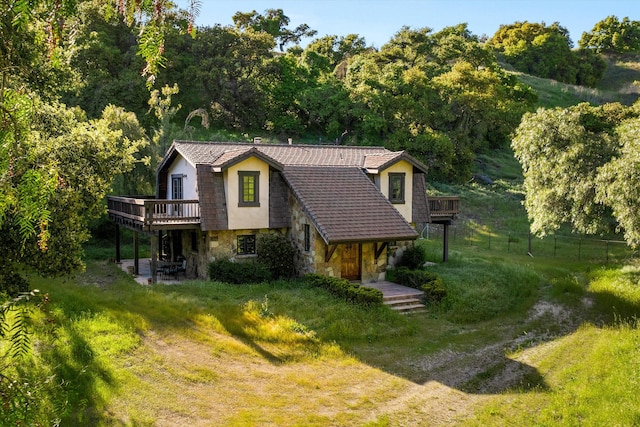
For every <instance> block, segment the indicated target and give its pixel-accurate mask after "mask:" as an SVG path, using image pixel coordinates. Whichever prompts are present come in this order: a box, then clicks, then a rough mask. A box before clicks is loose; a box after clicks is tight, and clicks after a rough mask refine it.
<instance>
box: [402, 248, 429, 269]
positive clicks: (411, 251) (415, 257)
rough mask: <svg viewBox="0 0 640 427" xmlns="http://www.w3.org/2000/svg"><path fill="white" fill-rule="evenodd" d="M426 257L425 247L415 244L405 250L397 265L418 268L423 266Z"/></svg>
mask: <svg viewBox="0 0 640 427" xmlns="http://www.w3.org/2000/svg"><path fill="white" fill-rule="evenodd" d="M426 259H427V255H426V253H425V250H424V248H423V247H422V246H421V245H413V246H409V247H408V248H406V249H405V250H404V252H403V253H402V256H401V257H400V259H399V260H398V262H397V264H396V265H397V267H406V268H408V269H416V268H420V267H422V264H424V262H425V261H426Z"/></svg>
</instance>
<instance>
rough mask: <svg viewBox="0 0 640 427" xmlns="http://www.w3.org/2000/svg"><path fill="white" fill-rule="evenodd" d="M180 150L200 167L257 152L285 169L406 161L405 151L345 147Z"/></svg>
mask: <svg viewBox="0 0 640 427" xmlns="http://www.w3.org/2000/svg"><path fill="white" fill-rule="evenodd" d="M172 148H173V149H175V150H177V151H178V152H179V153H180V154H181V155H182V156H183V157H184V158H185V159H187V160H188V161H189V162H191V163H192V164H193V165H196V164H198V163H207V164H211V165H214V164H225V163H228V162H229V161H230V160H231V159H233V158H236V157H238V156H241V155H243V154H246V153H247V152H248V151H249V150H251V149H255V150H257V151H258V152H260V153H262V154H264V155H265V156H267V157H270V158H271V159H273V160H274V161H275V162H277V163H279V164H282V165H285V166H334V167H338V166H339V167H351V166H357V167H360V168H362V167H365V159H366V158H367V157H368V156H372V155H373V156H383V158H384V160H385V161H384V163H385V164H386V163H388V162H389V161H390V160H391V159H393V158H397V157H402V155H403V153H404V152H403V151H398V152H394V151H389V150H387V149H386V148H384V147H351V146H343V145H287V144H252V143H242V142H226V143H223V142H195V141H174V143H173V146H172Z"/></svg>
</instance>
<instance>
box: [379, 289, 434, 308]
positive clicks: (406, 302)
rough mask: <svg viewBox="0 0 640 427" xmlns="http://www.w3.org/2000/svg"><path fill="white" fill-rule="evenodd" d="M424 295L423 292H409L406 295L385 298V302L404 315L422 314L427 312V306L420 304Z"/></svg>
mask: <svg viewBox="0 0 640 427" xmlns="http://www.w3.org/2000/svg"><path fill="white" fill-rule="evenodd" d="M422 294H423V292H422V291H418V290H413V291H407V293H406V294H398V295H389V296H385V297H384V298H383V302H384V304H385V305H387V306H389V308H391V309H392V310H396V311H399V312H400V313H402V314H410V313H420V312H424V311H426V307H425V305H424V304H422V302H420V300H421V298H422Z"/></svg>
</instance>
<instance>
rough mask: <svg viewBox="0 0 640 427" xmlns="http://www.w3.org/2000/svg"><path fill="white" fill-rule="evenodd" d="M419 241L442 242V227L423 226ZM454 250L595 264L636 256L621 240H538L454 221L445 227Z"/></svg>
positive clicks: (581, 237)
mask: <svg viewBox="0 0 640 427" xmlns="http://www.w3.org/2000/svg"><path fill="white" fill-rule="evenodd" d="M420 237H422V238H424V239H428V240H436V241H438V240H439V241H441V242H442V240H443V239H444V226H443V225H441V224H426V225H425V226H424V228H423V229H422V232H421V236H420ZM456 248H459V249H463V248H464V249H467V250H477V251H484V252H501V253H513V254H520V255H527V254H528V255H530V256H535V257H555V258H565V259H572V260H580V261H582V260H584V261H598V262H603V261H606V262H610V261H611V262H615V261H622V260H627V259H630V258H636V257H637V256H638V251H636V250H633V249H632V248H630V247H629V246H628V245H627V243H626V242H625V241H624V240H619V239H605V238H596V237H593V236H584V235H571V236H567V235H553V236H546V237H544V238H540V237H536V236H534V235H532V234H531V233H526V232H525V233H523V232H513V231H510V230H504V229H498V230H496V229H492V228H489V227H487V226H484V225H481V224H478V223H476V222H475V221H456V222H454V224H452V225H450V226H449V249H450V250H455V249H456Z"/></svg>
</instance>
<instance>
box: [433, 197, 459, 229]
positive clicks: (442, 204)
mask: <svg viewBox="0 0 640 427" xmlns="http://www.w3.org/2000/svg"><path fill="white" fill-rule="evenodd" d="M427 200H428V201H429V213H430V215H431V222H435V223H437V222H442V221H451V220H454V219H455V218H456V217H457V216H458V214H460V197H458V196H444V197H427Z"/></svg>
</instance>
